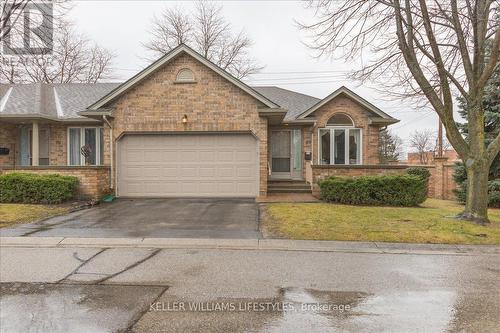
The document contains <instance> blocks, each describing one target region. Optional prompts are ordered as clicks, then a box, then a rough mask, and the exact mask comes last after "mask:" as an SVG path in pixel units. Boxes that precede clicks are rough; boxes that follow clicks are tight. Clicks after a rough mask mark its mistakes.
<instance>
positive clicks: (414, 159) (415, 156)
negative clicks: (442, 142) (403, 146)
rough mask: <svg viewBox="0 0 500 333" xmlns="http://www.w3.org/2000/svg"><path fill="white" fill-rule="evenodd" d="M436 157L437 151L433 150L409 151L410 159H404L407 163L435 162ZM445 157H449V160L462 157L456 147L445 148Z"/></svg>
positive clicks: (457, 159)
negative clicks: (422, 151) (423, 151)
mask: <svg viewBox="0 0 500 333" xmlns="http://www.w3.org/2000/svg"><path fill="white" fill-rule="evenodd" d="M422 154H423V156H422ZM434 157H436V153H435V152H433V151H429V152H426V153H408V160H407V161H404V163H407V164H434ZM443 157H446V158H448V161H449V162H457V161H460V157H459V156H458V154H457V152H456V151H455V149H447V150H444V151H443ZM422 161H426V162H427V163H422Z"/></svg>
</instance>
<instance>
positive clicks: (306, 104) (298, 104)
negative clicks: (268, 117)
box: [253, 86, 321, 121]
mask: <svg viewBox="0 0 500 333" xmlns="http://www.w3.org/2000/svg"><path fill="white" fill-rule="evenodd" d="M253 89H254V90H256V91H258V92H259V93H260V94H262V95H264V96H266V97H267V98H269V99H270V100H272V101H273V102H275V103H277V104H279V105H280V106H281V107H282V108H284V109H286V110H287V113H286V115H285V119H284V120H285V121H287V120H295V119H296V118H297V117H298V116H299V115H300V114H301V113H303V112H304V111H306V110H307V109H309V108H310V107H312V106H313V105H315V104H316V103H318V102H319V101H321V99H319V98H316V97H313V96H309V95H305V94H301V93H298V92H295V91H291V90H287V89H283V88H279V87H274V86H266V87H253Z"/></svg>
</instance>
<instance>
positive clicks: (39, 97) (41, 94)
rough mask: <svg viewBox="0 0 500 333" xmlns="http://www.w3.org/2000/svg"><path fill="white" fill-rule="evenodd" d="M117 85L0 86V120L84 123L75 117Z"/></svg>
mask: <svg viewBox="0 0 500 333" xmlns="http://www.w3.org/2000/svg"><path fill="white" fill-rule="evenodd" d="M118 85H119V84H118V83H60V84H46V83H30V84H0V117H9V116H13V117H14V116H16V117H18V116H21V117H40V118H47V119H53V120H81V119H87V118H86V117H82V116H80V115H79V114H78V112H80V111H84V110H85V109H86V107H87V106H88V105H89V104H91V103H93V102H94V101H96V100H97V99H99V98H101V97H102V96H104V95H106V94H107V93H109V92H110V91H111V90H113V89H114V88H116V87H117V86H118Z"/></svg>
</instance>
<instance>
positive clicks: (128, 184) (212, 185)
mask: <svg viewBox="0 0 500 333" xmlns="http://www.w3.org/2000/svg"><path fill="white" fill-rule="evenodd" d="M119 155H120V157H119V165H118V194H119V195H120V196H144V197H147V196H214V197H216V196H245V197H249V196H256V195H257V193H258V170H259V167H258V159H259V158H258V149H257V141H256V140H255V138H253V137H252V136H251V135H236V134H230V135H228V134H216V135H141V136H125V137H124V138H123V139H122V141H121V142H120V144H119Z"/></svg>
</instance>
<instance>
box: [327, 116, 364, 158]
mask: <svg viewBox="0 0 500 333" xmlns="http://www.w3.org/2000/svg"><path fill="white" fill-rule="evenodd" d="M322 130H323V131H324V130H329V132H330V164H324V163H323V162H322V156H321V150H322V149H321V131H322ZM335 130H344V136H345V140H344V141H345V148H344V150H345V157H344V160H345V161H346V162H345V163H343V164H335V163H334V162H335V155H334V153H335V152H334V147H335V144H334V141H335V134H334V131H335ZM351 130H357V131H359V162H358V163H356V164H350V161H349V137H350V131H351ZM318 164H319V165H361V164H363V129H362V128H358V127H354V126H335V125H328V126H325V127H322V128H318Z"/></svg>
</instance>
